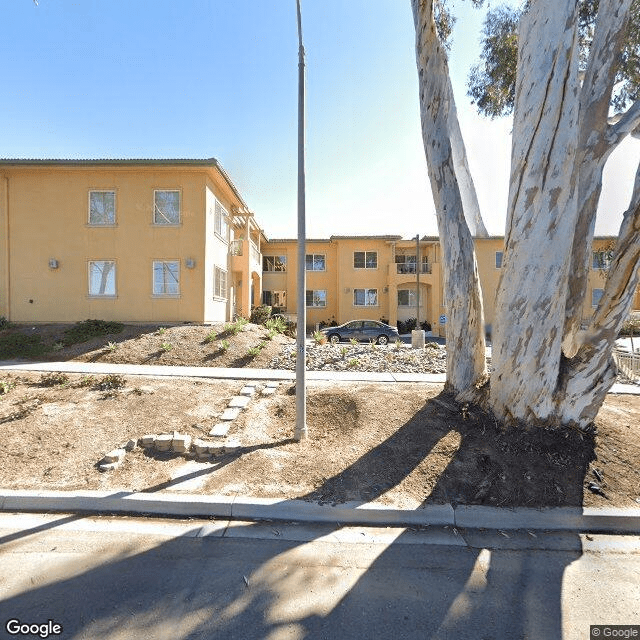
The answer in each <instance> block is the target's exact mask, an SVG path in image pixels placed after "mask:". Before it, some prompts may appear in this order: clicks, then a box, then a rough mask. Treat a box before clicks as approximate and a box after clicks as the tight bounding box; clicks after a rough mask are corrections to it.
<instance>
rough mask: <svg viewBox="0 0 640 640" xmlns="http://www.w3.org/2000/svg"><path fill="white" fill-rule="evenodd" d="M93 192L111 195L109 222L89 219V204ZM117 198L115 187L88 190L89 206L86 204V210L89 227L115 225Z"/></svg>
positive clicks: (90, 209)
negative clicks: (111, 218)
mask: <svg viewBox="0 0 640 640" xmlns="http://www.w3.org/2000/svg"><path fill="white" fill-rule="evenodd" d="M94 194H102V195H105V194H110V195H112V196H113V220H111V221H109V222H98V221H96V220H92V219H91V211H92V208H91V204H92V202H91V201H92V198H93V195H94ZM116 207H117V198H116V191H115V189H90V190H89V206H88V211H87V224H88V225H89V226H90V227H115V226H116V221H117V217H116V216H117V208H116Z"/></svg>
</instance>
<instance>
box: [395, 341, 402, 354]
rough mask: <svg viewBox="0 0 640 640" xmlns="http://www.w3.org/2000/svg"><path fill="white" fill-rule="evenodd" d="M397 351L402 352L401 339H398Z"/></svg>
mask: <svg viewBox="0 0 640 640" xmlns="http://www.w3.org/2000/svg"><path fill="white" fill-rule="evenodd" d="M395 344H396V351H400V349H402V340H400V338H396V343H395Z"/></svg>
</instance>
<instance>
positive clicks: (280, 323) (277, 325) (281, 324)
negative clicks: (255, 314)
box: [264, 316, 287, 333]
mask: <svg viewBox="0 0 640 640" xmlns="http://www.w3.org/2000/svg"><path fill="white" fill-rule="evenodd" d="M264 326H265V327H266V328H267V329H269V331H275V332H276V333H284V332H285V331H286V330H287V323H286V322H285V321H284V319H283V318H281V317H280V316H278V317H277V318H269V319H268V320H267V321H266V322H265V323H264Z"/></svg>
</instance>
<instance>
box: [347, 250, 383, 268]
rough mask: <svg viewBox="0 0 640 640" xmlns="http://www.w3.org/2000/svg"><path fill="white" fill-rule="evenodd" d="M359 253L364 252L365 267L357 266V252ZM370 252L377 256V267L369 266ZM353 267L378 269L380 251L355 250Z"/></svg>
mask: <svg viewBox="0 0 640 640" xmlns="http://www.w3.org/2000/svg"><path fill="white" fill-rule="evenodd" d="M358 253H362V254H363V256H364V267H357V266H356V254H358ZM369 254H374V255H375V257H376V266H375V267H370V266H369V260H368V256H369ZM353 268H354V269H377V268H378V252H377V251H354V252H353Z"/></svg>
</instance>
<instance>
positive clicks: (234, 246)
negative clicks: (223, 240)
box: [229, 240, 243, 256]
mask: <svg viewBox="0 0 640 640" xmlns="http://www.w3.org/2000/svg"><path fill="white" fill-rule="evenodd" d="M242 242H243V241H242V240H232V241H231V243H230V244H229V254H230V255H232V256H241V255H242Z"/></svg>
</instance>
